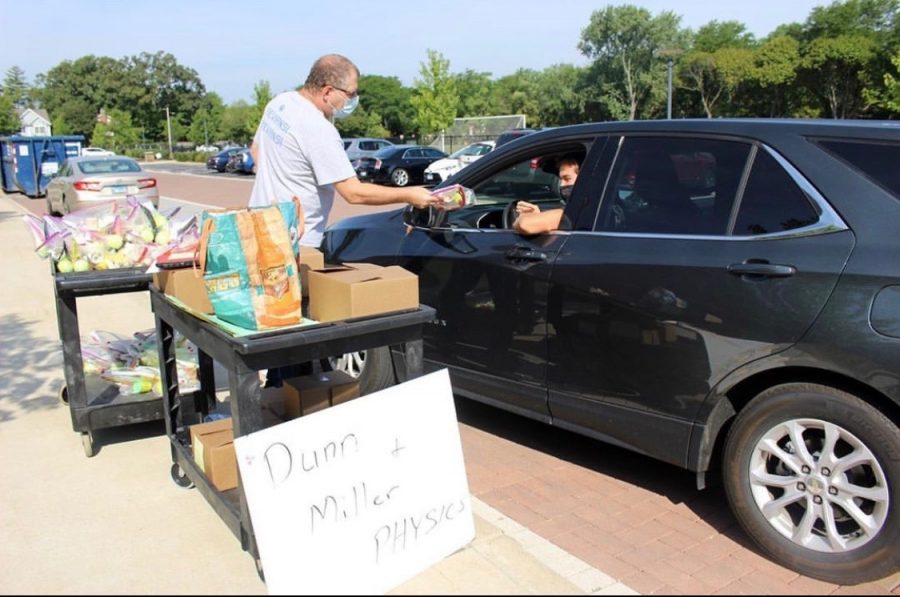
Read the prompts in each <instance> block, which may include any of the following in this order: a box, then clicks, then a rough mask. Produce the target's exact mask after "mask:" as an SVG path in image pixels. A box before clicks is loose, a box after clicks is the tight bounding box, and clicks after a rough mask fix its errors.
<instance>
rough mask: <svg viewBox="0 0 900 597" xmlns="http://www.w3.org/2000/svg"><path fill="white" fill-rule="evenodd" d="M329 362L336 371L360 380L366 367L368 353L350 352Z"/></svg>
mask: <svg viewBox="0 0 900 597" xmlns="http://www.w3.org/2000/svg"><path fill="white" fill-rule="evenodd" d="M328 360H329V361H330V363H331V367H332V368H333V369H335V370H336V371H343V372H344V373H348V374H350V375H351V376H353V377H355V378H357V379H359V376H360V375H362V372H363V369H364V368H365V366H366V351H364V350H360V351H358V352H348V353H346V354H342V355H341V356H339V357H330V358H329V359H328Z"/></svg>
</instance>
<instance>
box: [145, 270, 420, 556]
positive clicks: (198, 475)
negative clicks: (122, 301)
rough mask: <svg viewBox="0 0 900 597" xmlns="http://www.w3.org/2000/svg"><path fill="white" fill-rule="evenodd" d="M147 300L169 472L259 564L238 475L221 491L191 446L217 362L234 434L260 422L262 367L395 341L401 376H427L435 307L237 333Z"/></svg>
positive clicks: (156, 296)
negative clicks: (185, 380)
mask: <svg viewBox="0 0 900 597" xmlns="http://www.w3.org/2000/svg"><path fill="white" fill-rule="evenodd" d="M150 304H151V307H152V308H153V313H154V315H155V317H156V332H157V336H158V340H159V344H158V346H159V362H160V374H161V377H162V383H163V402H164V404H165V412H166V433H167V434H168V436H169V440H170V442H171V448H172V462H173V463H174V464H173V465H172V478H173V480H174V481H175V482H176V483H178V484H179V485H181V486H183V487H190V486H192V485H193V486H196V487H197V488H198V489H199V490H200V493H201V494H203V496H204V497H205V498H206V500H207V501H208V502H209V503H210V505H211V506H212V507H213V509H214V510H215V511H216V513H218V515H219V516H220V517H221V518H222V520H223V521H224V522H225V524H226V525H227V526H228V528H230V529H231V531H232V532H233V533H234V534H235V536H236V537H237V538H238V539H240V541H241V547H242V548H243V549H244V550H246V551H248V552H250V554H251V555H252V556H253V557H254V558H255V559H256V561H257V567H258V569H259V552H258V550H257V548H256V540H255V538H254V535H253V529H252V525H251V523H250V513H249V510H248V508H247V500H246V497H245V495H244V491H243V488H242V486H241V484H240V480H239V481H238V487H237V488H236V489H232V490H229V491H224V492H220V491H219V490H218V489H216V487H215V486H213V485H212V483H211V482H210V481H209V479H208V478H207V477H206V475H205V473H204V472H203V471H202V470H200V467H199V466H198V465H197V464H196V463H195V462H194V459H193V455H192V452H191V447H190V437H189V429H188V427H189V425H191V424H194V423H198V422H200V420H201V419H202V417H203V415H204V414H205V413H207V412H208V409H209V408H210V407H211V406H212V405H214V404H215V388H214V381H213V372H212V364H213V361H214V360H215V361H217V362H218V363H219V364H220V365H222V366H223V368H224V369H225V370H226V371H227V372H228V383H229V389H230V400H231V416H232V418H233V426H234V435H235V437H240V436H243V435H247V434H249V433H253V432H254V431H259V430H260V429H262V428H263V420H262V411H261V409H260V393H261V391H260V381H259V372H260V371H261V370H263V369H271V368H274V367H284V366H288V365H294V364H298V363H307V362H315V361H317V360H321V359H325V358H328V357H332V356H336V355H341V354H345V353H348V352H355V351H360V350H365V349H369V348H376V347H380V346H390V347H392V348H393V349H394V350H400V351H402V352H403V354H404V360H403V363H402V365H405V366H399V367H397V369H398V373H399V376H400V379H401V380H403V381H405V380H407V379H412V378H414V377H419V376H420V375H421V374H422V326H423V325H424V324H425V323H427V322H429V321H431V320H433V319H434V309H432V308H431V307H427V306H420V307H419V309H417V310H414V311H408V312H402V313H391V314H386V315H381V316H375V317H370V318H365V319H357V320H349V321H340V322H333V323H323V324H315V325H310V326H305V327H301V328H294V329H285V330H272V331H266V332H260V333H258V334H252V335H249V336H243V337H235V336H232V335H230V334H228V333H227V332H225V331H223V330H221V329H219V328H218V327H216V326H215V325H213V324H211V323H208V322H206V321H204V320H202V319H199V318H197V317H194V316H193V315H191V314H190V313H188V312H186V311H184V310H183V309H181V308H180V307H177V306H176V305H174V304H173V303H171V302H170V301H169V300H168V299H167V298H166V297H165V295H164V294H162V293H161V292H159V291H158V290H157V289H156V288H153V287H151V288H150ZM175 331H177V332H179V333H180V334H182V335H184V336H185V337H187V338H188V340H190V341H191V342H193V343H194V345H196V347H197V350H198V354H199V356H200V391H199V392H198V393H196V394H194V395H193V397H192V400H191V399H189V398H190V397H188V396H181V395H180V394H179V392H178V378H177V375H176V370H175V346H174V340H175V333H174V332H175Z"/></svg>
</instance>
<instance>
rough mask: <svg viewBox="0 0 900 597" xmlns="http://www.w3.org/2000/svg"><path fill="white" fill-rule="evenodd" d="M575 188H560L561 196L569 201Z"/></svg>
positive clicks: (571, 186)
mask: <svg viewBox="0 0 900 597" xmlns="http://www.w3.org/2000/svg"><path fill="white" fill-rule="evenodd" d="M574 187H575V185H573V184H567V185H564V186H561V187H559V195H560V196H561V197H562V198H563V200H564V201H568V200H569V197H571V196H572V189H573V188H574Z"/></svg>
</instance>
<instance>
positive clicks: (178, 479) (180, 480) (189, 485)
mask: <svg viewBox="0 0 900 597" xmlns="http://www.w3.org/2000/svg"><path fill="white" fill-rule="evenodd" d="M169 474H170V475H172V480H173V481H175V485H177V486H179V487H183V488H185V489H193V488H194V482H193V481H191V480H190V478H189V477H188V476H187V475H185V474H184V471H182V470H181V467H180V466H178V465H177V464H173V465H172V469H171V470H170V471H169Z"/></svg>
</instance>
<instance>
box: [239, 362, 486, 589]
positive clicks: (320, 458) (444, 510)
mask: <svg viewBox="0 0 900 597" xmlns="http://www.w3.org/2000/svg"><path fill="white" fill-rule="evenodd" d="M234 445H235V449H236V451H237V457H238V465H239V467H240V471H241V479H242V481H243V485H244V492H245V494H246V496H247V503H248V505H249V508H250V518H251V520H252V522H253V530H254V533H255V535H256V542H257V546H258V547H259V553H260V559H261V560H262V565H263V570H264V572H265V577H266V585H267V587H268V590H269V592H270V593H272V594H307V595H323V594H329V595H331V594H333V595H344V594H375V593H384V592H386V591H388V590H390V589H392V588H394V587H395V586H397V585H399V584H401V583H402V582H404V581H406V580H408V579H410V578H412V577H413V576H415V575H416V574H418V573H419V572H421V571H423V570H425V569H426V568H428V567H429V566H432V565H434V564H436V563H437V562H439V561H440V560H442V559H443V558H445V557H447V556H448V555H450V554H451V553H453V552H454V551H456V550H458V549H460V548H462V547H463V546H465V545H466V544H467V543H469V542H470V541H471V540H472V539H474V537H475V525H474V519H473V516H472V507H471V503H470V500H469V485H468V481H467V480H466V473H465V466H464V464H463V456H462V445H461V443H460V439H459V427H458V426H457V421H456V409H455V407H454V405H453V392H452V389H451V387H450V376H449V374H448V373H447V371H446V370H442V371H438V372H436V373H432V374H430V375H426V376H424V377H420V378H417V379H414V380H412V381H408V382H406V383H403V384H400V385H398V386H395V387H393V388H389V389H387V390H384V391H381V392H378V393H375V394H370V395H368V396H363V397H362V398H358V399H356V400H352V401H350V402H347V403H345V404H341V405H338V406H334V407H332V408H329V409H325V410H323V411H319V412H317V413H315V414H312V415H309V416H306V417H301V418H299V419H294V420H292V421H288V422H287V423H282V424H281V425H276V426H275V427H270V428H268V429H264V430H262V431H259V432H256V433H252V434H250V435H247V436H244V437H239V438H236V439H235V442H234Z"/></svg>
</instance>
